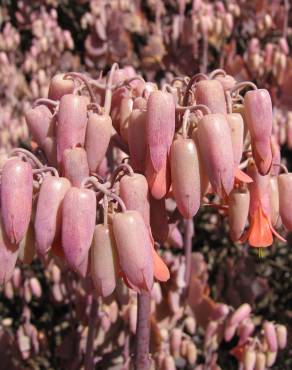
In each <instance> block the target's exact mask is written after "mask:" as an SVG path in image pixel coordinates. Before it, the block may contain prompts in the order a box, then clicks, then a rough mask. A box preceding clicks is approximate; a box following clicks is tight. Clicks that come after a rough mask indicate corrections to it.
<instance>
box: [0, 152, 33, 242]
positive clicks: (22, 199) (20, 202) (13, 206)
mask: <svg viewBox="0 0 292 370" xmlns="http://www.w3.org/2000/svg"><path fill="white" fill-rule="evenodd" d="M32 190H33V186H32V168H31V165H30V164H29V163H28V162H23V161H22V160H20V159H18V158H12V159H9V160H8V161H7V162H6V163H5V165H4V167H3V170H2V178H1V215H2V219H3V224H4V228H5V231H6V234H7V237H8V239H9V240H10V241H11V242H12V243H15V244H17V243H19V242H20V240H21V239H22V238H23V237H24V235H25V233H26V231H27V229H28V225H29V221H30V216H31V211H32Z"/></svg>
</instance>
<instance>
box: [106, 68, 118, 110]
mask: <svg viewBox="0 0 292 370" xmlns="http://www.w3.org/2000/svg"><path fill="white" fill-rule="evenodd" d="M118 69H119V66H118V64H117V63H114V64H113V65H112V67H111V70H110V71H109V74H108V78H107V81H106V87H105V97H104V111H105V113H106V114H109V113H110V110H111V104H112V83H113V77H114V73H115V71H117V70H118Z"/></svg>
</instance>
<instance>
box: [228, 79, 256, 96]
mask: <svg viewBox="0 0 292 370" xmlns="http://www.w3.org/2000/svg"><path fill="white" fill-rule="evenodd" d="M246 87H250V88H251V89H253V90H257V89H258V88H257V85H255V84H254V83H253V82H250V81H243V82H239V83H238V84H236V85H235V86H233V87H232V88H231V89H230V90H229V92H230V95H231V96H232V95H233V94H234V93H235V92H238V93H239V91H241V90H243V89H245V88H246Z"/></svg>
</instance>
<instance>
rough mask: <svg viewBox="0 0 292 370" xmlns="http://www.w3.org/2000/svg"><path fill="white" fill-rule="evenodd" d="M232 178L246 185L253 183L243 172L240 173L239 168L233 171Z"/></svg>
mask: <svg viewBox="0 0 292 370" xmlns="http://www.w3.org/2000/svg"><path fill="white" fill-rule="evenodd" d="M234 177H235V180H236V181H240V182H244V183H246V184H250V183H251V182H253V179H252V178H251V177H250V176H248V175H247V174H246V173H245V172H243V171H241V169H240V168H239V167H238V168H237V169H236V170H235V175H234Z"/></svg>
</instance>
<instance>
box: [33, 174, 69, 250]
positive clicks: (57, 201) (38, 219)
mask: <svg viewBox="0 0 292 370" xmlns="http://www.w3.org/2000/svg"><path fill="white" fill-rule="evenodd" d="M69 188H70V182H69V180H68V179H66V178H65V177H54V176H46V177H45V178H44V180H43V182H42V185H41V188H40V192H39V196H38V201H37V209H36V215H35V221H34V229H35V239H36V250H37V253H38V254H39V255H41V256H44V255H45V254H46V253H47V252H48V251H49V249H50V248H51V246H52V244H53V242H54V241H56V240H57V239H58V238H59V237H60V232H61V212H62V210H61V208H62V201H63V199H64V197H65V194H66V193H67V191H68V189H69Z"/></svg>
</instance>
